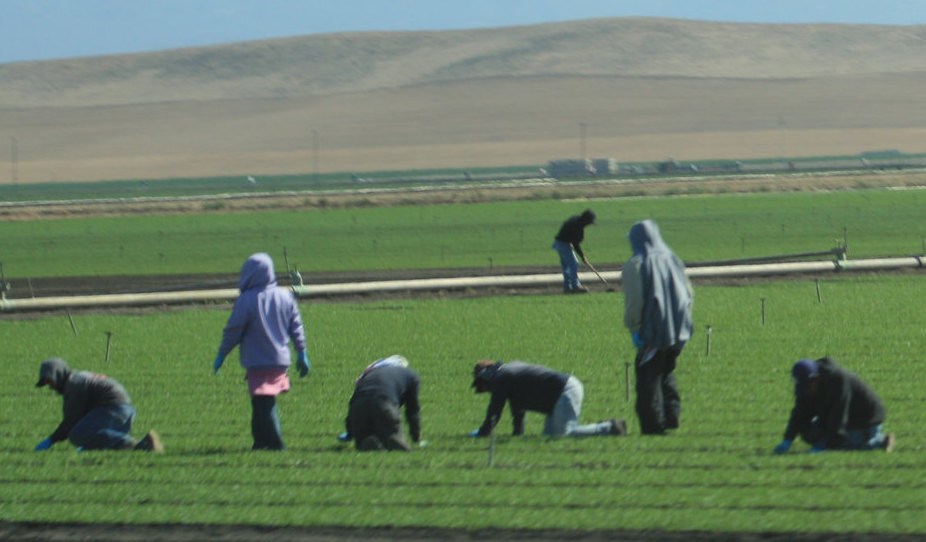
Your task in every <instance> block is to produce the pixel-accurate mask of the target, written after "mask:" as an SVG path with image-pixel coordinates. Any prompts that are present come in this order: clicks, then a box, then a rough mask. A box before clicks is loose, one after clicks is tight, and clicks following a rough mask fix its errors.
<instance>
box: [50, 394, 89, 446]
mask: <svg viewBox="0 0 926 542" xmlns="http://www.w3.org/2000/svg"><path fill="white" fill-rule="evenodd" d="M86 406H87V397H86V395H85V394H83V393H69V394H67V395H65V397H64V407H63V410H64V418H63V419H62V420H61V423H60V424H58V427H57V428H56V429H55V432H54V433H52V434H51V436H50V437H48V439H49V440H50V441H51V442H52V444H54V443H55V442H61V441H62V440H67V438H68V435H69V434H70V433H71V429H74V426H75V425H77V422H79V421H80V419H81V418H83V417H84V414H85V413H86Z"/></svg>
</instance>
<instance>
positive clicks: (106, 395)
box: [35, 358, 164, 452]
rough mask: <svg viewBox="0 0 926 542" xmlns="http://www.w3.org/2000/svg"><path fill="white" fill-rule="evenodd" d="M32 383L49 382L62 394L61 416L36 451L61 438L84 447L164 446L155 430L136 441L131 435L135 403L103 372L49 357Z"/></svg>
mask: <svg viewBox="0 0 926 542" xmlns="http://www.w3.org/2000/svg"><path fill="white" fill-rule="evenodd" d="M35 386H36V387H37V388H41V387H43V386H48V387H50V388H51V389H53V390H55V391H56V392H58V393H59V394H60V395H61V396H62V397H64V419H63V420H62V421H61V423H60V424H58V427H57V429H55V431H54V432H53V433H52V434H51V436H49V437H48V438H46V439H45V440H43V441H42V442H40V443H39V444H38V446H36V447H35V451H37V452H38V451H42V450H47V449H49V448H51V447H52V445H53V444H55V443H56V442H61V441H63V440H70V441H71V444H73V445H75V446H77V447H79V448H81V449H83V450H131V449H135V450H145V451H158V452H159V451H161V450H163V449H164V448H163V446H162V445H161V440H160V438H159V437H158V435H157V433H155V432H154V431H149V432H148V434H147V435H146V436H145V437H144V438H143V439H141V440H140V441H138V442H135V440H134V439H132V436H131V434H130V433H131V431H132V423H133V422H134V421H135V407H133V406H132V402H131V400H130V399H129V394H128V393H126V391H125V388H123V387H122V384H120V383H118V382H116V381H115V380H113V379H111V378H109V377H107V376H106V375H101V374H96V373H90V372H86V371H74V370H71V368H70V367H68V364H67V362H66V361H64V360H63V359H61V358H52V359H48V360H45V361H43V362H42V365H41V366H40V367H39V381H38V383H37V384H36V385H35Z"/></svg>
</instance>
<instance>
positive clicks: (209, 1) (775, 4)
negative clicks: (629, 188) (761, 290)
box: [0, 0, 926, 63]
mask: <svg viewBox="0 0 926 542" xmlns="http://www.w3.org/2000/svg"><path fill="white" fill-rule="evenodd" d="M630 16H646V17H671V18H680V19H696V20H705V21H732V22H754V23H856V24H878V25H922V24H926V4H924V0H854V1H853V0H771V1H770V0H2V1H0V63H5V62H18V61H27V60H45V59H54V58H68V57H78V56H95V55H107V54H119V53H132V52H141V51H156V50H162V49H174V48H178V47H192V46H201V45H214V44H220V43H231V42H238V41H250V40H258V39H266V38H275V37H286V36H298V35H306V34H322V33H332V32H363V31H376V30H447V29H462V28H487V27H498V26H510V25H523V24H535V23H543V22H552V21H568V20H575V19H587V18H596V17H630Z"/></svg>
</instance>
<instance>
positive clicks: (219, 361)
mask: <svg viewBox="0 0 926 542" xmlns="http://www.w3.org/2000/svg"><path fill="white" fill-rule="evenodd" d="M223 363H225V355H224V354H222V353H219V355H217V356H216V357H215V361H214V362H212V371H213V372H214V373H215V374H219V368H221V367H222V364H223Z"/></svg>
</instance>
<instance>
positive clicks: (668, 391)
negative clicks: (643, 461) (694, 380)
mask: <svg viewBox="0 0 926 542" xmlns="http://www.w3.org/2000/svg"><path fill="white" fill-rule="evenodd" d="M682 348H684V345H683V344H682V345H675V346H672V347H670V348H666V349H665V350H659V351H658V352H656V354H655V355H654V356H653V357H652V359H650V360H649V361H647V362H646V363H643V364H642V365H641V364H640V361H641V360H642V353H643V351H642V349H640V350H639V351H638V352H637V359H636V362H635V363H634V366H635V367H636V379H637V384H636V388H637V405H636V408H637V418H639V420H640V432H641V433H643V434H644V435H661V434H664V433H665V432H666V429H676V428H677V427H678V420H679V416H680V415H681V413H682V400H681V397H680V396H679V394H678V383H677V382H676V380H675V373H674V371H675V361H676V359H678V356H679V354H681V353H682Z"/></svg>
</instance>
